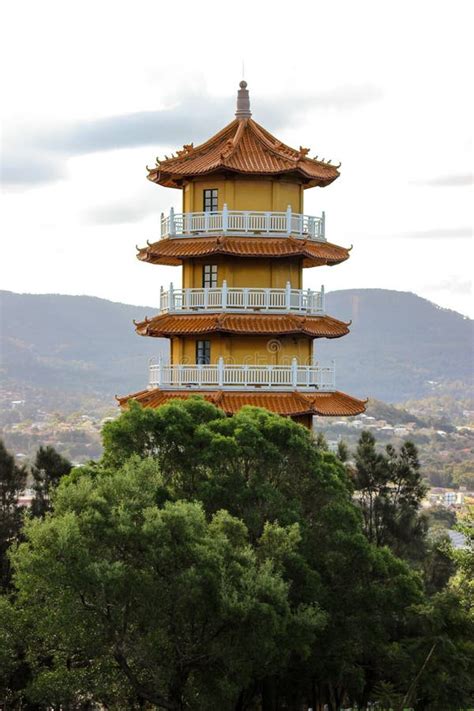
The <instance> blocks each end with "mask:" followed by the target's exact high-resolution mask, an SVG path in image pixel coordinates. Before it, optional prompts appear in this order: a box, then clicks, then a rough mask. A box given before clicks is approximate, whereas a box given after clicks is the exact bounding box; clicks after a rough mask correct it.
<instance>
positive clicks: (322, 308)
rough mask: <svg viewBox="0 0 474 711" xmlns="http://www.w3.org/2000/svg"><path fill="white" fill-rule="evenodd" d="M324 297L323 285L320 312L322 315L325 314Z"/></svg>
mask: <svg viewBox="0 0 474 711" xmlns="http://www.w3.org/2000/svg"><path fill="white" fill-rule="evenodd" d="M324 301H325V296H324V284H321V311H322V313H324V312H325V304H324Z"/></svg>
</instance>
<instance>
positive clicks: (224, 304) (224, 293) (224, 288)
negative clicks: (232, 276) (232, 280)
mask: <svg viewBox="0 0 474 711" xmlns="http://www.w3.org/2000/svg"><path fill="white" fill-rule="evenodd" d="M222 308H223V309H224V310H225V309H226V308H227V281H226V280H225V279H224V281H223V282H222Z"/></svg>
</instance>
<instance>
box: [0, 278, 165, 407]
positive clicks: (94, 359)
mask: <svg viewBox="0 0 474 711" xmlns="http://www.w3.org/2000/svg"><path fill="white" fill-rule="evenodd" d="M155 312H156V308H155V309H153V308H151V307H149V308H144V307H140V306H129V305H127V304H120V303H114V302H112V301H106V300H105V299H97V298H95V297H91V296H63V295H60V294H15V293H12V292H8V291H1V292H0V314H1V339H0V353H1V371H2V373H3V377H4V378H6V379H8V380H10V381H20V382H26V383H28V384H31V385H36V386H39V387H52V386H54V387H57V386H58V385H60V386H61V387H63V388H64V389H65V390H75V391H77V390H83V391H84V392H96V393H104V394H107V395H109V394H112V396H113V395H114V394H115V393H118V394H123V393H128V392H132V391H136V390H140V389H142V388H143V387H145V386H146V382H147V377H148V373H147V367H148V361H149V359H150V358H151V357H152V356H157V355H158V354H159V353H160V351H161V352H167V349H168V344H167V342H166V341H164V340H162V339H155V338H143V337H141V336H137V334H136V333H135V329H134V326H133V319H136V320H140V319H144V318H145V316H146V315H148V316H151V315H152V314H154V313H155Z"/></svg>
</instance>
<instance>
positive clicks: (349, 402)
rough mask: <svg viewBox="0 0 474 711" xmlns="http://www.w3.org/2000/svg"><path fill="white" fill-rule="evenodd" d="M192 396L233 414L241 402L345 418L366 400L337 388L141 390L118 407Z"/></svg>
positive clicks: (154, 404)
mask: <svg viewBox="0 0 474 711" xmlns="http://www.w3.org/2000/svg"><path fill="white" fill-rule="evenodd" d="M193 395H201V396H202V397H204V399H205V400H207V401H208V402H212V403H213V404H214V405H216V407H219V408H220V409H222V410H224V412H225V413H226V414H227V415H233V414H235V413H236V412H237V411H238V410H240V408H241V407H244V405H253V406H254V407H264V408H265V409H267V410H270V412H275V413H277V414H279V415H285V416H291V417H296V416H298V415H323V416H327V417H344V416H352V415H359V414H360V413H361V412H364V410H365V406H366V403H367V401H366V400H365V401H364V400H358V399H357V398H354V397H351V396H350V395H346V394H345V393H341V392H339V391H335V392H332V393H311V394H309V393H308V394H306V393H302V392H297V391H293V392H236V391H232V392H226V391H222V390H217V391H211V392H207V391H203V392H196V391H193V392H192V393H190V392H180V391H179V390H160V389H158V388H155V389H154V390H142V391H140V392H138V393H135V394H133V395H126V396H125V397H120V398H118V402H119V404H120V406H121V407H122V408H123V407H126V406H127V403H128V401H129V400H136V401H137V402H138V403H140V404H141V405H142V406H143V407H152V408H155V407H160V406H161V405H164V404H166V403H167V402H170V401H171V400H183V399H186V398H189V397H192V396H193Z"/></svg>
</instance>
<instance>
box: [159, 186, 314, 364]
mask: <svg viewBox="0 0 474 711" xmlns="http://www.w3.org/2000/svg"><path fill="white" fill-rule="evenodd" d="M206 189H217V190H218V195H217V197H218V210H222V209H223V207H224V204H226V205H227V208H228V209H229V210H249V211H251V210H256V211H264V212H266V211H269V212H285V211H286V209H287V207H288V205H291V209H292V211H293V212H297V213H302V212H303V185H302V183H301V181H299V180H298V179H296V178H295V179H292V178H291V177H288V176H285V178H279V177H278V178H274V179H272V180H270V179H266V178H265V177H262V178H255V177H252V178H246V177H245V176H241V175H239V176H235V175H232V176H228V175H224V174H215V175H211V176H206V177H205V178H203V179H191V180H189V181H187V182H186V183H185V184H184V186H183V212H202V211H203V207H204V205H203V203H204V195H203V191H204V190H206ZM184 239H185V238H184ZM243 239H245V237H243ZM281 239H285V238H284V237H282V238H281ZM206 264H216V265H217V286H218V287H220V286H222V282H223V281H224V280H225V281H226V282H227V286H228V287H229V288H232V287H234V288H243V287H249V288H259V287H260V288H274V289H283V288H284V287H285V286H286V284H287V282H290V284H291V287H292V288H293V289H301V288H302V286H303V284H302V281H303V277H302V274H303V269H302V262H301V259H300V258H294V259H287V258H282V259H280V258H274V259H263V258H262V259H260V258H242V257H230V256H229V257H226V256H222V255H219V256H212V255H211V256H209V257H206V258H197V259H187V260H185V261H184V263H183V275H182V276H183V288H194V289H199V288H202V286H203V266H204V265H206ZM198 340H205V341H209V342H210V360H211V363H213V364H215V363H217V362H218V360H219V358H220V357H222V358H224V361H225V362H226V363H235V364H248V365H253V364H254V365H258V364H261V365H289V364H290V363H291V361H292V359H293V358H297V360H298V362H299V363H301V364H306V363H310V362H311V354H312V339H311V338H308V337H306V336H297V337H292V336H280V335H279V334H274V335H268V336H257V335H256V336H251V335H247V336H246V335H237V334H236V335H227V334H212V335H206V334H203V335H202V336H199V337H196V336H191V335H190V336H182V337H179V338H173V339H171V362H172V363H175V364H179V363H181V364H184V363H195V362H196V343H197V341H198Z"/></svg>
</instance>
